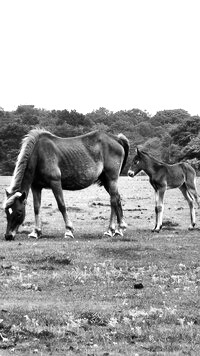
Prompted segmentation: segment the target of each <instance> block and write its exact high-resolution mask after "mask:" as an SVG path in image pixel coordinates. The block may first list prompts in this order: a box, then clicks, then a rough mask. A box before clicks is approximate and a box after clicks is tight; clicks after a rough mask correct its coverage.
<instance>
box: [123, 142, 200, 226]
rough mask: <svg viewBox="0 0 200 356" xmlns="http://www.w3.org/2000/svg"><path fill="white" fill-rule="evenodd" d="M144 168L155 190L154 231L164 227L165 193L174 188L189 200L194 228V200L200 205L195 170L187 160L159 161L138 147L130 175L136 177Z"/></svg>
mask: <svg viewBox="0 0 200 356" xmlns="http://www.w3.org/2000/svg"><path fill="white" fill-rule="evenodd" d="M142 170H143V171H144V172H145V173H146V174H147V175H148V176H149V181H150V183H151V185H152V187H153V188H154V190H155V213H156V224H155V228H154V229H153V231H156V232H159V231H160V229H161V228H162V219H163V209H164V194H165V191H166V190H167V189H173V188H179V189H180V191H181V192H182V194H183V196H184V197H185V199H186V200H187V202H188V205H189V208H190V218H191V224H190V226H189V229H193V228H194V226H195V210H194V200H196V202H197V204H198V206H199V198H198V193H197V190H196V173H195V170H194V169H193V168H192V167H191V166H190V165H189V164H188V163H186V162H180V163H176V164H166V163H163V162H159V161H158V160H156V159H155V158H154V157H152V156H150V155H149V154H148V153H146V152H144V151H141V150H139V149H137V153H136V155H135V157H134V158H133V161H132V164H131V168H130V169H129V171H128V175H129V176H130V177H134V176H135V175H136V174H137V173H139V172H140V171H142Z"/></svg>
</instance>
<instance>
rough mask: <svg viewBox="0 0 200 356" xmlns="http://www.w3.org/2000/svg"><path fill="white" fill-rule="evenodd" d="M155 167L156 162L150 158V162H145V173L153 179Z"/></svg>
mask: <svg viewBox="0 0 200 356" xmlns="http://www.w3.org/2000/svg"><path fill="white" fill-rule="evenodd" d="M155 166H156V161H154V160H152V159H150V158H148V160H146V162H145V165H144V168H143V171H144V172H145V173H146V174H147V175H148V176H149V177H150V178H151V177H152V176H153V175H154V174H155V172H156V169H155Z"/></svg>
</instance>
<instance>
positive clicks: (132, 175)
mask: <svg viewBox="0 0 200 356" xmlns="http://www.w3.org/2000/svg"><path fill="white" fill-rule="evenodd" d="M134 175H135V174H134V171H131V169H129V171H128V176H129V177H131V178H133V177H134Z"/></svg>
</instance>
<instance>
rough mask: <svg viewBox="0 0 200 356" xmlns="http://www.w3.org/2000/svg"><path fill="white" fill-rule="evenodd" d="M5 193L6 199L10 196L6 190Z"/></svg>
mask: <svg viewBox="0 0 200 356" xmlns="http://www.w3.org/2000/svg"><path fill="white" fill-rule="evenodd" d="M5 192H6V196H7V198H8V197H9V195H10V194H9V193H8V191H7V189H5Z"/></svg>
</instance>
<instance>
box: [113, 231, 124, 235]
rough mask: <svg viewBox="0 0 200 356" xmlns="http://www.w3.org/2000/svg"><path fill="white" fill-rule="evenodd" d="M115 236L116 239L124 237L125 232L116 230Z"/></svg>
mask: <svg viewBox="0 0 200 356" xmlns="http://www.w3.org/2000/svg"><path fill="white" fill-rule="evenodd" d="M113 236H114V237H117V236H121V237H123V236H124V235H123V232H122V231H121V230H115V233H114V235H113Z"/></svg>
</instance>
